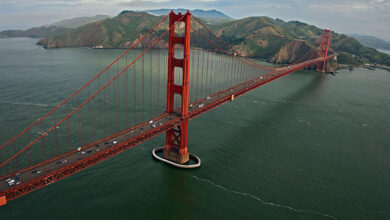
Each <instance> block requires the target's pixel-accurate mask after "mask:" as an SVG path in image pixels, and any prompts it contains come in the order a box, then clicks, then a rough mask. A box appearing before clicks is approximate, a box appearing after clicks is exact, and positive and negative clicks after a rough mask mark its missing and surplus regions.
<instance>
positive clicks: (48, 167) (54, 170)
mask: <svg viewBox="0 0 390 220" xmlns="http://www.w3.org/2000/svg"><path fill="white" fill-rule="evenodd" d="M328 58H331V57H328ZM322 61H323V59H314V60H310V61H306V62H303V63H299V64H296V65H291V66H289V67H284V68H280V69H279V70H277V71H274V72H272V73H269V74H266V75H265V76H259V77H256V78H254V79H252V80H249V81H246V82H243V83H240V84H238V85H236V86H233V87H231V88H229V89H226V90H223V91H220V92H218V93H215V94H214V95H212V96H210V97H206V98H203V99H201V100H199V101H197V102H194V103H191V104H190V106H189V118H190V119H192V118H195V117H197V116H199V115H201V114H202V113H205V112H207V111H209V110H211V109H213V108H216V107H218V106H220V105H222V104H223V103H225V102H228V101H230V100H231V97H232V95H234V96H235V97H238V96H240V95H242V94H244V93H246V92H248V91H251V90H252V89H255V88H257V87H259V86H261V85H263V84H266V83H268V82H271V81H273V80H274V79H277V78H279V77H282V76H284V75H287V74H289V73H291V72H294V71H296V70H298V69H302V68H304V67H306V66H310V65H313V64H316V63H319V62H322ZM180 123H181V117H180V112H178V111H177V112H175V113H172V114H167V113H166V114H162V115H160V116H158V117H156V118H154V119H152V121H146V122H144V123H142V124H140V125H137V126H134V127H132V128H129V129H127V130H124V131H122V132H119V133H117V134H115V135H112V136H110V137H107V138H104V139H102V140H99V141H97V142H94V143H91V144H88V145H86V146H84V147H82V149H81V150H80V151H78V150H73V151H70V152H68V153H66V154H64V155H60V156H58V157H56V158H53V159H51V160H48V161H44V162H42V163H40V164H37V165H34V166H32V167H28V168H26V169H23V170H20V171H18V172H17V173H12V174H9V175H6V176H3V177H0V196H1V195H6V197H7V200H10V199H14V198H17V197H19V196H21V195H24V194H26V193H28V192H31V191H34V190H36V189H39V188H41V187H43V186H46V185H48V184H51V183H53V182H55V181H57V180H60V179H62V178H64V177H66V176H69V175H72V174H74V173H76V172H78V171H80V170H83V169H85V168H87V167H89V166H92V165H94V164H96V163H98V162H101V161H103V160H105V159H107V158H110V157H112V156H114V155H116V154H118V153H120V152H122V151H124V150H127V149H129V148H131V147H133V146H136V145H137V144H140V143H142V142H144V141H146V140H148V139H150V138H152V137H154V136H157V135H159V134H161V133H163V132H166V131H167V130H169V129H172V128H173V127H176V126H178V125H180ZM82 152H84V153H82ZM16 176H17V178H18V180H15V183H14V184H13V185H11V186H9V185H8V183H7V181H6V179H8V178H15V177H16ZM18 182H19V183H18ZM16 183H18V184H17V185H16Z"/></svg>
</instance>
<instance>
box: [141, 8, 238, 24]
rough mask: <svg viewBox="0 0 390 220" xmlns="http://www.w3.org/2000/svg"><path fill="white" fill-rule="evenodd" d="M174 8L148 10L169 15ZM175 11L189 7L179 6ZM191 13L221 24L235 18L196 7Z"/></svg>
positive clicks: (154, 13)
mask: <svg viewBox="0 0 390 220" xmlns="http://www.w3.org/2000/svg"><path fill="white" fill-rule="evenodd" d="M171 10H172V9H156V10H146V12H148V13H149V14H152V15H156V16H160V15H167V14H169V12H171ZM173 11H174V12H175V13H179V12H180V13H183V14H184V13H186V12H187V9H184V8H178V9H173ZM190 12H191V14H193V15H194V16H195V17H199V18H202V19H203V20H204V21H206V22H207V23H210V24H221V23H224V22H228V21H232V20H234V19H233V18H231V17H229V16H227V15H225V14H224V13H222V12H220V11H217V10H201V9H195V10H190Z"/></svg>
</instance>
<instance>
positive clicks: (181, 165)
mask: <svg viewBox="0 0 390 220" xmlns="http://www.w3.org/2000/svg"><path fill="white" fill-rule="evenodd" d="M163 150H164V147H157V148H154V149H153V151H152V155H153V158H154V159H156V160H159V161H161V162H164V163H167V164H169V165H171V166H174V167H178V168H183V169H193V168H198V167H200V164H201V161H200V158H199V157H198V156H196V155H195V154H191V153H189V157H190V158H192V159H194V160H195V161H197V162H196V164H179V163H175V162H172V161H170V160H167V159H164V158H162V157H159V156H158V155H157V153H158V152H160V151H163Z"/></svg>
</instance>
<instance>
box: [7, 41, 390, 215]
mask: <svg viewBox="0 0 390 220" xmlns="http://www.w3.org/2000/svg"><path fill="white" fill-rule="evenodd" d="M36 41H37V40H36V39H31V38H14V39H0V113H1V114H0V143H4V142H5V141H7V140H8V139H9V138H10V137H11V136H12V135H15V134H16V133H18V132H20V131H21V130H22V129H24V128H25V127H26V126H28V125H29V124H31V123H32V122H34V121H35V120H36V119H37V118H39V117H40V116H42V115H43V114H44V113H46V112H47V111H49V110H50V109H51V108H53V107H54V106H55V105H56V104H58V103H59V102H60V101H62V100H63V99H64V98H66V97H67V96H68V95H69V94H71V93H72V92H73V91H74V90H75V89H76V88H79V87H80V86H81V85H83V84H84V83H85V82H86V81H87V80H88V79H90V78H91V77H92V76H94V75H95V74H96V73H98V72H99V71H100V70H101V69H102V68H104V67H105V66H106V65H107V64H109V63H110V62H111V61H112V60H113V59H114V58H116V57H117V56H118V55H119V54H120V53H121V52H122V51H121V50H92V49H86V48H77V49H76V48H64V49H52V50H45V49H42V48H41V47H40V46H36V45H35V43H36ZM389 85H390V72H387V71H385V70H380V69H377V70H375V71H371V70H368V69H363V68H355V69H354V70H353V71H349V70H341V71H339V73H338V74H337V75H336V76H333V75H322V74H319V73H315V72H309V71H299V72H295V73H293V74H290V75H288V76H286V77H283V78H281V79H278V80H276V81H274V82H271V83H269V84H267V85H265V86H262V87H260V88H258V89H256V90H254V91H252V92H250V93H248V94H246V95H244V96H242V97H240V98H238V99H236V100H234V102H231V103H227V104H225V105H223V106H221V107H219V108H217V109H215V110H213V111H210V112H208V113H206V114H204V115H202V116H200V117H198V118H196V119H193V120H191V121H190V125H189V136H188V147H189V151H190V152H192V153H195V154H196V155H198V156H199V157H200V158H201V159H202V167H201V168H199V169H194V170H181V169H176V168H173V167H170V166H167V165H165V164H162V163H159V162H157V161H154V160H153V159H152V156H151V150H152V149H153V148H154V147H157V146H162V145H163V143H164V137H163V136H159V137H156V138H154V139H152V140H150V141H148V142H146V143H143V144H141V145H139V146H137V147H134V148H133V149H131V150H128V151H126V152H124V153H122V154H120V155H117V156H115V157H113V158H111V159H108V160H106V161H104V162H102V163H100V164H98V165H96V166H93V167H91V168H88V169H86V170H84V171H82V172H80V173H77V174H75V175H72V176H70V177H68V178H65V179H64V180H61V181H59V182H57V183H55V184H52V185H50V186H47V187H44V188H43V189H40V190H38V191H35V192H33V193H30V194H28V195H26V196H23V197H21V198H18V199H15V200H13V201H11V202H9V203H8V204H7V205H6V206H4V207H0V219H92V218H93V219H183V218H184V219H390V187H389V186H390V175H389V171H390V138H389V134H390V116H389V112H390V86H389Z"/></svg>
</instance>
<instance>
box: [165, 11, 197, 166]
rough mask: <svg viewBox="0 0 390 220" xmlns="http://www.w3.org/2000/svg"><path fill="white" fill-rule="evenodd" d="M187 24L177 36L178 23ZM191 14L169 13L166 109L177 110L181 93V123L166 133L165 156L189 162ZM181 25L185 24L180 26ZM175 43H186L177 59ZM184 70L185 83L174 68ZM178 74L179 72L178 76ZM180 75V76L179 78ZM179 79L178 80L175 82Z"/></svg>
mask: <svg viewBox="0 0 390 220" xmlns="http://www.w3.org/2000/svg"><path fill="white" fill-rule="evenodd" d="M178 23H184V36H176V33H175V25H176V24H178ZM190 25H191V14H190V12H188V11H187V13H185V14H181V13H179V14H175V13H174V12H173V11H171V13H170V14H169V28H170V31H169V48H168V84H167V112H168V113H173V112H174V110H175V103H174V101H175V99H174V96H175V95H176V94H177V95H180V96H181V103H180V104H181V107H180V108H181V118H182V121H181V124H180V126H178V127H176V128H173V129H171V130H169V131H167V132H166V141H165V148H164V152H163V156H164V158H165V159H167V160H170V161H172V162H175V163H178V164H184V163H187V162H188V160H189V153H188V151H187V129H188V102H189V73H190V28H191V26H190ZM179 27H183V25H180V26H179ZM175 45H183V49H184V53H183V54H184V57H183V58H176V56H175ZM176 68H181V69H182V71H181V72H182V74H183V75H182V77H181V78H182V82H179V83H178V84H176V83H177V82H178V80H176V81H175V75H176V74H175V69H176ZM176 76H177V75H176ZM179 78H180V77H179ZM175 82H176V83H175Z"/></svg>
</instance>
